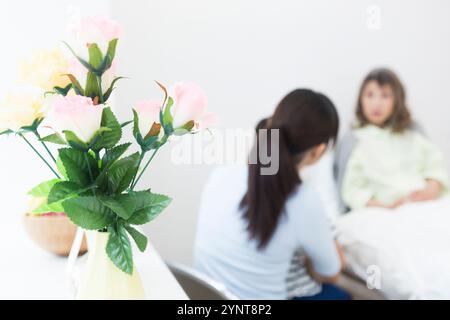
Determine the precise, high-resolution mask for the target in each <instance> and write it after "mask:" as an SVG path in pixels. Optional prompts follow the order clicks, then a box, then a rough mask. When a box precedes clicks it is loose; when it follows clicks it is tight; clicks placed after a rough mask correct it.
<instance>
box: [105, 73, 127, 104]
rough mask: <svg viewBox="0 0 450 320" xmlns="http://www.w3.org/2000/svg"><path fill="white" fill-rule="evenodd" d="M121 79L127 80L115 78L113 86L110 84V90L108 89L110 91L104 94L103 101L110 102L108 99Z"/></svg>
mask: <svg viewBox="0 0 450 320" xmlns="http://www.w3.org/2000/svg"><path fill="white" fill-rule="evenodd" d="M120 79H127V78H126V77H117V78H114V80H113V81H112V82H111V84H110V86H109V88H108V90H106V91H105V93H103V99H104V100H105V101H106V100H108V98H109V97H110V96H111V93H112V92H113V90H114V88H115V87H114V85H115V84H116V82H117V81H118V80H120Z"/></svg>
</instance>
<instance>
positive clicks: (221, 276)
mask: <svg viewBox="0 0 450 320" xmlns="http://www.w3.org/2000/svg"><path fill="white" fill-rule="evenodd" d="M246 189H247V168H246V167H231V166H230V167H222V168H219V169H216V170H215V171H214V172H213V174H212V175H211V177H210V179H209V181H208V183H207V184H206V186H205V189H204V192H203V195H202V201H201V206H200V213H199V220H198V227H197V236H196V241H195V254H194V256H195V257H194V258H195V266H196V268H197V269H198V270H199V271H201V272H203V273H205V274H207V275H209V276H210V277H211V278H213V279H215V280H216V281H219V282H221V283H222V284H224V285H225V286H226V287H227V289H228V290H229V291H230V292H232V293H233V294H234V295H236V296H237V297H239V298H241V299H286V298H288V297H289V294H288V284H289V281H290V280H289V276H290V273H289V271H290V269H291V262H292V258H293V257H294V256H295V253H296V252H298V251H299V250H302V251H303V252H305V253H306V254H307V256H308V257H309V258H310V260H311V262H312V265H313V268H314V270H315V271H316V272H317V273H319V274H321V275H323V276H333V275H335V274H337V273H338V272H339V269H340V260H339V256H338V253H337V251H336V246H335V242H334V239H333V235H332V232H331V229H330V226H329V223H328V220H327V217H326V215H325V211H324V210H323V208H322V205H321V203H320V200H319V198H318V195H317V194H316V192H315V191H314V189H313V188H312V187H311V186H309V185H308V184H306V183H304V184H302V185H301V186H300V187H299V188H297V190H296V191H294V193H293V194H292V195H291V196H290V198H289V199H288V201H287V203H286V211H285V214H284V215H282V217H281V218H280V220H279V223H278V226H277V228H276V230H275V232H274V234H273V236H272V238H271V240H270V242H269V244H268V245H267V247H266V248H264V249H263V250H258V249H257V242H256V241H255V240H249V235H248V232H247V231H246V226H247V223H246V221H245V220H244V219H243V218H242V211H241V210H239V203H240V201H241V199H242V197H243V195H244V194H245V192H246ZM291 280H292V279H291Z"/></svg>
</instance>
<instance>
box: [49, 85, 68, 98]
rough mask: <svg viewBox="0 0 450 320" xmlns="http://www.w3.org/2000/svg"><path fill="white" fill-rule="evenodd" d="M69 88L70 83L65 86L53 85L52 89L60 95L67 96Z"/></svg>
mask: <svg viewBox="0 0 450 320" xmlns="http://www.w3.org/2000/svg"><path fill="white" fill-rule="evenodd" d="M70 89H72V83H69V84H68V85H67V86H65V87H64V88H61V87H58V86H56V87H54V88H53V90H54V91H55V92H56V93H57V94H60V95H62V96H64V97H65V96H67V94H68V93H69V91H70Z"/></svg>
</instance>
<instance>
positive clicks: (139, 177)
mask: <svg viewBox="0 0 450 320" xmlns="http://www.w3.org/2000/svg"><path fill="white" fill-rule="evenodd" d="M161 146H162V144H161V145H159V146H158V147H156V149H155V151H153V154H152V155H151V157H150V159H148V161H147V163H146V164H145V166H144V169H142V171H141V173H140V174H139V176H138V177H137V179H136V181H135V182H134V184H133V185H132V186H131V190H133V189H134V187H136V185H137V183H138V182H139V180H140V179H141V177H142V175H143V174H144V172H145V170H146V169H147V167H148V165H149V164H150V162H151V161H152V160H153V158H154V157H155V155H156V153H157V152H158V150H159V148H161Z"/></svg>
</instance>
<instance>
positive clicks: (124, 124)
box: [120, 120, 133, 128]
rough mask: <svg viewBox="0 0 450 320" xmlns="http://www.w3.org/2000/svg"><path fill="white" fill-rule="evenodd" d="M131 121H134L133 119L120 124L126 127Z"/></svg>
mask: <svg viewBox="0 0 450 320" xmlns="http://www.w3.org/2000/svg"><path fill="white" fill-rule="evenodd" d="M130 123H133V120H130V121H125V122H122V124H121V125H120V126H121V127H122V128H124V127H126V126H127V125H129V124H130Z"/></svg>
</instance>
